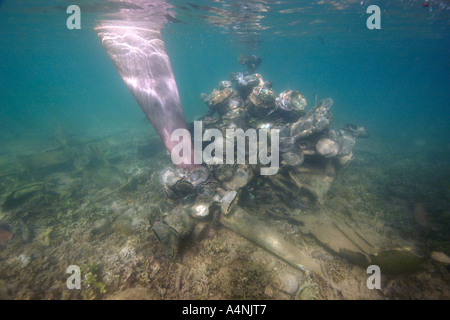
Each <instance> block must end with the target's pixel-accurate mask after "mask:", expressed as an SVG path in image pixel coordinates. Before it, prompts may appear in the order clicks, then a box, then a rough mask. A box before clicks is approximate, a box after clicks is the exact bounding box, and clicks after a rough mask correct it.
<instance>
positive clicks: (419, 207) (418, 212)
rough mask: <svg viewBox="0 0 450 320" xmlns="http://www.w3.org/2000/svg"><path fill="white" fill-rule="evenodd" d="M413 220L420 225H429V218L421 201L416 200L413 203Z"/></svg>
mask: <svg viewBox="0 0 450 320" xmlns="http://www.w3.org/2000/svg"><path fill="white" fill-rule="evenodd" d="M414 220H416V222H417V223H418V224H419V225H420V226H421V227H424V228H426V227H428V226H429V225H430V219H429V218H428V212H427V210H426V209H425V206H424V205H423V203H421V202H418V203H416V204H415V205H414Z"/></svg>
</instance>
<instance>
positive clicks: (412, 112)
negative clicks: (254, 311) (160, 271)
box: [0, 0, 450, 299]
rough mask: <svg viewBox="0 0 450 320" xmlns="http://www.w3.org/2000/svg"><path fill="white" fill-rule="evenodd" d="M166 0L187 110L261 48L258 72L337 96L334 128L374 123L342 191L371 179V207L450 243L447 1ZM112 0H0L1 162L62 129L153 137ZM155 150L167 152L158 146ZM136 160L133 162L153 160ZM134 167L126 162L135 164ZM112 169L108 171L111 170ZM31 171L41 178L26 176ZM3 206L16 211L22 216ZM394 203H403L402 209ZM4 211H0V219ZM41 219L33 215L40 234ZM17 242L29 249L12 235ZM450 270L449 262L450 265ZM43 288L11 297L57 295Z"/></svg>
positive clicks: (80, 134)
mask: <svg viewBox="0 0 450 320" xmlns="http://www.w3.org/2000/svg"><path fill="white" fill-rule="evenodd" d="M170 3H171V4H172V5H173V6H174V8H172V9H171V12H172V15H173V16H174V17H176V19H177V22H169V23H167V24H166V26H165V28H164V29H163V30H162V36H163V39H164V41H165V45H166V49H167V53H168V55H169V57H170V59H171V64H172V68H173V71H174V74H175V79H176V82H177V85H178V90H179V93H180V98H181V102H182V105H183V110H184V113H185V116H186V119H187V120H188V121H192V120H194V119H196V118H197V117H199V116H201V115H202V114H204V113H206V112H207V111H208V107H207V106H206V105H205V104H204V103H203V102H202V101H201V99H200V94H201V93H208V94H209V93H210V92H211V91H212V90H213V89H214V88H217V87H218V83H219V82H220V81H221V80H227V79H228V75H229V73H230V72H235V71H240V72H243V71H245V68H244V67H243V66H241V65H239V64H238V62H237V57H238V56H239V55H240V54H242V53H245V54H254V55H257V56H260V57H261V58H262V61H263V62H262V64H261V66H260V67H259V68H258V70H257V72H258V73H260V74H261V75H262V76H263V78H264V80H270V81H272V82H273V88H274V89H275V91H276V92H281V91H283V90H288V89H292V90H293V89H295V90H298V91H300V92H301V93H302V94H303V96H304V97H305V98H306V100H307V101H308V107H312V106H313V105H314V103H315V100H317V101H320V100H321V99H324V98H327V97H331V98H332V99H333V100H334V106H333V109H332V112H333V116H334V122H335V125H336V127H339V126H340V125H342V124H345V123H356V124H358V125H362V126H364V127H365V128H366V129H367V130H368V132H369V133H370V138H369V139H368V140H364V141H361V142H360V141H358V143H357V147H356V148H355V152H354V154H355V157H356V159H357V160H356V163H355V166H354V169H353V170H354V171H350V173H349V174H348V175H347V176H346V175H345V174H344V175H343V178H342V179H343V180H339V183H338V186H341V187H342V189H343V190H344V189H345V188H346V187H348V188H349V189H350V188H351V187H352V186H357V187H358V186H361V185H364V186H368V187H367V190H368V192H369V191H370V192H369V193H370V195H368V196H367V197H368V198H367V199H369V200H370V201H372V200H373V199H375V200H376V201H378V202H377V203H378V204H379V207H378V209H374V211H373V212H371V214H372V213H373V214H374V215H375V213H374V212H377V211H379V210H384V211H385V212H388V213H389V214H388V213H386V214H387V215H389V217H388V218H386V219H387V220H388V223H391V224H397V227H398V228H399V229H401V232H403V234H402V237H405V238H407V239H413V240H418V241H419V242H421V243H422V246H424V247H425V250H426V251H427V252H428V254H429V253H430V252H432V251H439V252H441V251H442V252H444V253H445V254H447V255H450V251H449V250H450V239H449V238H448V231H449V230H450V205H449V201H450V167H449V166H448V158H449V156H450V143H449V141H450V126H449V121H450V60H449V57H450V3H449V2H448V1H444V0H429V1H423V0H409V1H407V0H404V1H351V0H347V1H330V0H329V1H311V0H308V1H291V0H288V1H282V2H280V1H268V0H265V1H264V0H261V1H246V2H241V1H225V0H224V1H208V0H202V1H192V2H186V1H183V0H174V1H171V2H170ZM424 3H427V4H429V5H427V6H425V5H424ZM69 4H78V5H79V6H80V8H81V14H82V22H81V26H82V28H81V30H68V29H67V28H66V19H67V17H68V16H69V15H68V14H67V13H66V12H65V11H66V8H67V6H68V5H69ZM371 4H375V5H379V7H380V8H381V27H382V28H381V30H369V29H368V28H367V27H366V20H367V18H368V17H369V14H367V13H366V12H365V10H366V8H367V7H368V6H369V5H371ZM115 9H116V7H115V5H111V4H109V5H105V2H103V1H95V2H93V1H73V3H72V2H71V3H69V2H67V1H35V2H33V5H29V3H28V1H12V0H4V1H0V45H1V50H0V93H1V98H0V156H1V159H0V160H1V162H0V167H2V166H3V168H9V164H10V163H14V162H15V159H16V157H22V156H27V155H30V154H36V153H39V152H42V151H43V150H47V149H48V148H50V147H49V145H51V146H52V147H54V144H53V142H54V141H53V140H54V139H55V131H57V130H58V128H60V127H63V128H64V131H65V132H67V134H68V135H69V136H70V137H73V138H74V139H76V140H80V139H81V140H83V139H85V140H87V141H90V140H92V139H96V138H102V137H107V136H110V135H114V134H119V135H122V133H123V132H126V135H127V138H130V140H132V141H133V143H135V140H133V139H138V138H140V137H142V136H145V137H147V135H149V134H150V135H155V132H154V129H153V128H152V126H151V125H150V123H149V122H148V120H147V119H146V117H145V115H144V113H143V112H142V110H141V109H140V107H139V105H138V104H137V102H136V101H135V99H134V97H133V96H132V94H131V93H130V91H129V90H128V88H127V87H126V86H125V84H124V82H123V80H122V79H121V77H120V75H119V74H118V72H117V70H116V69H115V67H114V64H113V63H112V61H111V60H110V59H109V57H108V55H107V53H106V51H105V50H104V48H103V47H102V44H101V42H100V40H99V39H98V37H97V34H96V33H95V32H94V30H93V28H94V26H95V25H96V24H97V23H98V21H100V20H101V19H102V17H104V14H105V13H108V12H114V10H115ZM57 138H59V139H60V137H57ZM52 141H53V142H52ZM358 148H359V149H358ZM155 150H158V152H161V150H162V149H161V146H159V145H157V147H155ZM153 151H154V150H153V149H152V150H150V152H149V153H150V154H152V152H153ZM113 152H115V151H111V153H113ZM155 152H156V151H155ZM119 153H120V152H119ZM162 153H164V152H162ZM120 156H121V157H122V158H121V159H125V158H126V157H127V156H126V155H122V154H121V155H120ZM113 158H114V157H113V156H111V155H108V159H109V160H108V161H109V162H111V163H114V162H113V160H111V159H113ZM163 159H165V160H161V159H158V160H153V158H152V160H151V161H150V162H151V164H150V165H149V166H150V167H151V168H152V169H154V170H157V169H161V168H162V167H163V166H164V164H165V165H168V164H169V162H164V161H166V160H167V159H168V158H163ZM140 160H142V159H140ZM117 161H118V162H117V163H119V160H117ZM133 161H134V160H133ZM133 161H132V165H136V166H141V165H142V163H145V162H144V161H145V160H142V163H141V162H138V161H136V162H133ZM161 163H162V164H161ZM147 164H148V163H147ZM132 165H131V164H130V166H129V167H126V169H125V168H121V169H123V171H127V170H131V169H129V168H130V167H131V166H132ZM118 166H119V165H118ZM153 166H154V167H153ZM124 167H125V165H124ZM5 170H6V169H5ZM371 170H373V171H371ZM108 172H109V173H106V174H105V175H107V176H111V175H112V174H111V171H108ZM358 172H359V173H361V172H363V173H365V175H364V178H362V177H361V179H360V180H358V179H359V178H358V177H359V176H358V175H357V174H358ZM51 173H52V172H50V173H49V175H50V174H51ZM352 174H355V175H354V176H353V175H352ZM6 175H7V176H8V177H7V178H3V176H6ZM31 176H33V175H32V174H31ZM118 176H119V175H118ZM0 179H2V180H0V182H1V185H0V186H1V189H0V191H1V192H2V193H4V195H5V196H4V197H3V199H4V198H5V197H6V195H7V192H9V191H10V190H12V189H14V188H13V185H14V184H16V183H18V181H19V180H20V179H22V178H17V179H15V178H14V177H13V178H11V174H10V172H9V171H8V172H0ZM36 179H38V178H36V176H33V177H32V179H31V178H30V180H29V181H27V183H31V182H33V183H34V182H38V181H37V180H36ZM43 179H44V178H43ZM117 179H118V180H120V179H122V178H117ZM364 179H365V180H364ZM125 180H126V179H125ZM368 181H369V182H368ZM22 182H23V181H22ZM121 183H123V181H122V182H121ZM100 185H101V183H100ZM95 186H96V185H95ZM95 186H94V187H93V188H94V189H95ZM357 187H355V188H357ZM345 190H347V189H345ZM332 191H333V194H336V195H339V192H338V191H336V190H334V189H333V190H332ZM71 192H72V193H71V195H72V196H73V199H70V197H69V198H68V200H67V202H68V203H69V200H70V201H73V202H70V203H75V204H72V205H73V207H70V208H71V210H72V212H78V211H77V209H79V208H81V204H82V203H84V202H83V200H82V199H81V198H77V199H75V198H76V197H75V194H76V192H74V191H71ZM61 197H63V196H61ZM355 197H356V198H358V196H357V195H356V196H355ZM367 199H366V198H364V199H363V198H362V197H361V198H359V199H358V201H361V202H364V201H366V200H367ZM375 200H374V201H375ZM46 201H47V200H46ZM111 202H112V201H111ZM418 204H420V205H418ZM69 206H70V205H69ZM422 206H424V207H425V208H426V210H425V211H426V214H425V213H424V214H425V215H426V217H425V218H423V219H425V220H427V221H429V220H431V225H432V227H429V226H427V228H428V227H429V229H427V230H425V231H423V230H419V229H420V228H419V229H415V227H411V223H419V224H421V222H420V221H419V222H417V221H416V222H414V219H416V220H417V219H419V220H420V217H413V215H414V212H416V211H414V210H415V209H414V208H417V207H420V208H422ZM25 208H27V207H25ZM24 210H29V208H27V209H24ZM4 211H5V217H7V219H6V220H7V221H8V223H10V224H12V225H13V226H15V223H16V222H14V221H15V220H14V219H13V218H11V217H9V216H8V213H7V212H6V211H7V210H4ZM418 211H420V210H418ZM30 212H31V211H30ZM49 212H50V211H49ZM398 212H402V214H398V215H397V216H395V215H396V214H397V213H398ZM19 214H20V215H21V216H23V220H24V221H25V223H27V224H29V225H32V224H33V221H34V222H36V221H37V220H39V219H40V218H37V217H36V216H32V214H28V212H20V211H19ZM391 214H393V215H394V217H393V216H392V215H391ZM419 215H420V212H419ZM30 216H31V217H30ZM8 217H9V218H8ZM95 217H97V216H95ZM1 218H3V217H2V215H1V212H0V223H1V222H2V221H1ZM47 218H49V217H46V218H42V219H43V221H44V220H45V221H47V220H46V219H47ZM97 218H98V217H97ZM8 219H9V220H8ZM71 219H72V218H71ZM73 219H75V218H73ZM56 220H57V219H56ZM51 221H53V220H51ZM93 221H95V219H94V220H93ZM52 223H53V222H52ZM427 223H428V222H427ZM404 224H406V225H407V226H406V227H405V226H404ZM43 225H45V224H44V223H42V225H39V223H36V226H37V227H36V231H34V233H35V236H36V238H38V233H39V232H38V230H40V231H42V230H44V227H43ZM55 225H57V224H56V223H55ZM39 228H40V229H39ZM418 230H419V231H420V232H419V231H418ZM401 232H400V233H401ZM66 240H67V239H66ZM430 243H431V244H430ZM28 245H29V246H31V245H32V243H31V244H28ZM11 250H12V251H13V252H15V253H17V254H20V252H21V251H20V249H17V248H16V247H14V248H13V249H11ZM35 254H37V253H35ZM90 254H91V255H92V256H95V252H94V253H93V252H91V253H90ZM5 259H6V258H5ZM5 261H6V260H5ZM36 261H38V258H36ZM0 262H1V259H0ZM162 268H163V267H162ZM4 270H5V269H4ZM445 270H448V269H445ZM445 270H444V271H442V270H441V272H443V273H444V274H445V277H448V271H445ZM4 272H6V271H4ZM445 272H447V273H445ZM5 274H6V273H5ZM5 274H1V273H0V280H1V281H3V280H4V281H8V279H13V277H12V276H11V275H9V274H8V277H10V278H8V277H6V276H5ZM55 274H56V273H55ZM15 275H16V276H17V277H19V276H18V275H17V274H15ZM5 277H6V278H5ZM445 277H444V276H442V279H448V278H445ZM127 279H128V278H127ZM13 280H14V279H13ZM1 281H0V284H2V282H1ZM161 281H163V280H161ZM444 283H445V282H444ZM447 284H448V282H447ZM36 286H37V284H36ZM0 287H1V286H0ZM30 288H31V287H30ZM32 290H34V289H30V290H29V292H31V291H32ZM263 291H264V290H263ZM444 291H445V290H444ZM25 292H26V290H25ZM36 292H37V291H35V293H33V294H34V295H31V294H30V296H27V295H26V294H24V293H23V292H22V293H21V294H20V295H18V296H14V295H13V296H12V297H13V298H54V297H53V296H48V295H46V294H45V293H36ZM445 292H450V291H445ZM386 296H387V297H388V298H389V297H390V296H389V295H388V293H386ZM400 296H401V295H400ZM2 297H3V296H2V291H0V298H2ZM56 297H58V298H61V296H58V295H57V296H56ZM63 297H64V296H63ZM162 297H163V298H164V296H162ZM173 297H174V296H170V298H173ZM175 297H178V298H180V297H181V298H183V296H175ZM189 297H190V298H196V296H189ZM225 297H226V298H230V297H231V298H233V297H234V296H225ZM255 297H256V298H267V296H264V295H260V296H255ZM361 297H363V298H370V297H368V296H361ZM401 297H402V298H405V297H406V298H409V296H408V295H407V294H405V295H403V296H401ZM412 297H413V298H417V297H419V298H423V297H421V296H420V295H419V296H412ZM445 297H447V298H448V296H445ZM71 298H80V296H75V297H73V296H71ZM81 298H90V297H84V296H83V297H81ZM213 298H218V299H220V298H222V296H220V295H219V296H213ZM350 298H351V297H350Z"/></svg>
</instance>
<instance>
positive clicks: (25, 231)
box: [20, 220, 31, 242]
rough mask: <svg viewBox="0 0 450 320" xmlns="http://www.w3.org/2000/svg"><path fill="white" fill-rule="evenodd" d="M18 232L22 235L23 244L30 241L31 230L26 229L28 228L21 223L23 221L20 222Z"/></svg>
mask: <svg viewBox="0 0 450 320" xmlns="http://www.w3.org/2000/svg"><path fill="white" fill-rule="evenodd" d="M20 231H21V233H22V240H23V241H24V242H30V240H31V230H30V228H28V226H27V225H26V224H25V223H24V222H23V220H20Z"/></svg>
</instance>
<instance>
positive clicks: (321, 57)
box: [0, 1, 450, 141]
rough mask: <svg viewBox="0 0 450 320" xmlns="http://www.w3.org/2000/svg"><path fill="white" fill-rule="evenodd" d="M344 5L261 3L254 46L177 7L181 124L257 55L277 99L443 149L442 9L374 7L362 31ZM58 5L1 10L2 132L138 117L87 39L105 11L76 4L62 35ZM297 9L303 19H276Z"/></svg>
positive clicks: (170, 39)
mask: <svg viewBox="0 0 450 320" xmlns="http://www.w3.org/2000/svg"><path fill="white" fill-rule="evenodd" d="M206 3H209V2H208V1H206ZM225 3H227V2H225ZM231 3H233V2H231ZM237 3H238V2H237ZM348 3H349V4H347V5H346V7H345V8H343V9H342V10H337V9H335V7H334V6H333V5H332V4H330V3H324V4H321V5H318V4H316V3H315V2H314V1H311V2H308V1H304V2H300V3H298V4H297V2H291V3H290V2H286V3H283V4H271V2H268V3H267V7H268V8H269V9H268V12H260V13H259V14H260V15H262V16H263V18H262V19H260V20H261V25H262V26H263V27H267V30H256V31H255V30H249V31H248V32H249V33H257V34H256V35H252V37H253V38H255V39H256V40H257V41H258V45H257V48H251V47H252V46H253V45H252V44H249V45H246V44H245V43H242V42H240V39H239V37H237V36H236V34H233V33H231V34H230V32H229V30H228V29H230V27H219V26H212V25H211V24H209V23H208V22H207V21H205V20H204V19H201V18H199V16H202V15H204V14H205V12H202V11H201V10H199V9H194V8H192V7H189V5H186V6H187V7H188V8H190V9H189V10H182V9H176V10H175V11H176V13H177V14H178V19H179V20H181V21H182V22H181V23H171V24H169V25H168V26H167V29H166V30H163V35H164V39H165V42H166V46H167V50H168V53H169V55H170V57H171V61H172V66H173V69H174V72H175V75H176V80H177V83H178V87H179V91H180V95H181V100H182V103H183V106H184V110H185V113H186V115H187V118H188V119H192V118H193V117H194V116H197V115H199V114H201V113H202V112H204V111H205V110H206V109H205V108H206V107H205V106H203V105H202V103H201V101H200V100H199V98H198V97H199V95H200V93H201V92H209V91H210V90H212V88H213V86H215V85H216V84H217V83H218V81H220V80H222V79H227V78H228V73H229V72H230V71H239V70H241V69H242V68H241V69H240V66H239V65H238V64H236V57H237V56H238V55H239V54H240V53H242V52H246V53H252V54H253V53H254V54H257V55H259V56H261V57H262V58H263V61H264V62H263V64H262V65H261V69H260V70H259V72H260V73H261V74H263V75H264V77H265V78H266V79H270V80H271V81H272V82H273V83H274V85H275V88H276V89H277V90H282V89H286V88H295V89H297V90H299V91H300V92H302V93H303V95H304V96H305V97H306V98H307V100H308V101H309V102H310V104H311V103H313V101H314V98H315V94H317V96H318V99H320V98H324V97H332V98H333V99H334V100H335V104H336V107H335V108H334V109H335V110H334V114H335V116H336V119H337V121H338V122H345V121H350V122H351V121H353V122H363V123H364V125H365V126H367V127H368V129H369V130H370V131H371V132H373V133H374V134H376V135H393V136H395V135H400V134H407V135H410V136H411V137H414V138H417V137H421V136H423V135H431V136H432V137H433V138H443V140H442V141H445V140H447V139H446V138H447V137H448V135H449V132H448V126H447V120H448V118H449V108H448V101H449V92H450V90H449V81H448V74H449V72H448V71H449V61H448V59H447V57H448V54H449V48H450V46H449V41H450V37H449V33H450V31H449V26H448V24H449V21H448V15H449V13H448V8H447V7H448V4H445V3H444V2H441V1H435V3H436V4H434V3H433V6H432V7H433V11H430V10H429V8H424V7H423V6H422V3H421V1H405V2H404V3H396V2H395V1H390V2H386V3H381V4H380V7H381V9H382V10H383V13H382V29H381V30H368V29H367V28H366V26H365V24H366V18H367V17H368V16H369V15H368V14H365V13H364V8H366V7H367V4H363V5H361V4H360V3H359V2H355V3H352V2H348ZM374 3H375V2H374ZM65 4H66V3H65V2H59V3H58V2H57V1H55V5H54V6H52V5H48V4H45V5H43V6H42V7H41V6H40V5H39V4H36V5H33V7H28V6H27V5H25V4H23V5H21V4H20V2H17V1H16V2H14V3H13V2H11V1H3V4H2V10H1V14H2V19H1V22H0V23H1V30H2V34H1V36H2V52H1V59H0V68H1V69H0V70H1V74H2V77H1V80H0V81H1V87H2V96H3V98H2V109H1V112H2V125H1V128H2V130H4V129H6V130H7V131H8V132H11V131H14V132H21V130H22V129H24V130H25V131H27V130H26V129H27V128H28V129H30V128H33V129H39V131H40V132H41V133H42V132H43V131H44V132H45V131H46V129H48V130H50V131H52V130H51V128H49V127H51V126H52V122H55V121H62V122H64V124H65V125H67V126H74V127H76V128H77V130H86V129H87V130H90V129H89V128H92V127H98V126H101V127H104V128H105V130H109V129H112V128H113V127H115V126H121V125H122V124H124V123H125V122H127V121H131V122H133V121H135V120H136V118H138V117H139V116H140V110H139V108H137V106H136V104H135V102H134V101H133V98H132V97H131V95H130V94H129V93H128V92H127V89H126V88H125V86H124V85H123V84H122V82H121V79H120V77H119V75H118V74H117V72H116V71H115V69H114V67H113V65H112V63H111V62H110V61H109V60H108V59H106V54H105V52H104V50H103V48H102V46H101V43H100V41H99V40H98V39H97V36H96V34H95V32H94V31H93V26H94V25H95V21H96V20H95V19H96V18H97V19H98V14H100V13H101V8H95V7H94V6H93V5H90V6H89V7H88V8H89V9H90V8H91V7H94V8H92V10H86V11H88V12H87V13H86V14H85V13H84V11H83V5H81V8H82V12H83V16H82V18H83V22H82V29H81V30H68V29H67V28H66V27H65V21H66V19H67V16H68V14H66V13H65V10H64V9H65ZM216 5H217V6H220V3H219V4H216ZM440 5H445V7H444V8H440V7H439V6H440ZM296 8H305V10H303V11H302V10H297V11H296V10H293V11H294V12H293V13H280V11H286V10H288V9H296ZM236 10H237V9H236ZM91 11H94V12H91ZM295 22H298V23H295ZM292 23H295V24H293V25H290V24H292ZM244 32H245V30H244ZM187 61H188V62H189V63H186V62H187ZM106 79H108V81H106ZM62 105H64V106H62ZM69 118H70V120H69ZM66 122H67V123H66ZM430 124H432V125H430ZM80 125H81V127H80ZM84 125H86V127H85V126H84ZM41 128H42V130H41Z"/></svg>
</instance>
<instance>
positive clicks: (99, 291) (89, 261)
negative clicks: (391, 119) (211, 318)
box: [0, 132, 450, 299]
mask: <svg viewBox="0 0 450 320" xmlns="http://www.w3.org/2000/svg"><path fill="white" fill-rule="evenodd" d="M422 142H423V141H412V142H404V143H402V142H401V141H400V142H399V143H401V144H402V146H403V147H402V148H401V149H402V150H405V149H409V150H410V152H409V153H407V154H405V153H401V154H399V153H397V151H396V150H398V149H397V148H396V146H395V145H393V144H392V143H391V142H390V143H391V144H390V145H388V144H387V142H383V141H380V140H378V139H377V138H376V137H371V138H370V139H367V140H364V141H360V142H358V143H357V145H356V147H355V149H354V155H355V159H354V161H353V162H352V163H351V164H350V165H349V166H348V167H347V168H346V169H345V170H344V171H342V172H341V173H340V174H339V175H338V177H337V179H336V180H335V181H334V182H333V184H332V186H331V188H330V190H329V192H328V193H327V195H326V197H325V199H324V201H323V204H322V205H314V206H311V207H309V208H299V209H298V211H297V212H296V213H294V214H296V215H300V216H301V215H302V214H311V213H316V212H318V213H321V214H326V215H327V216H331V217H333V216H336V215H339V216H342V217H344V218H345V219H347V220H349V221H352V223H353V224H355V225H358V224H359V225H365V227H364V232H366V234H369V233H370V232H372V231H373V232H374V233H375V232H377V233H378V234H380V233H381V234H382V235H383V237H384V240H383V241H384V242H386V243H389V241H391V240H392V239H402V240H404V241H405V242H408V241H410V242H414V244H415V245H416V247H417V248H418V249H419V250H420V252H422V253H423V254H424V256H425V261H424V262H423V264H422V265H421V269H420V270H419V271H417V272H414V273H411V274H400V275H383V276H382V285H381V289H380V290H369V289H367V287H366V280H367V276H368V275H367V273H366V270H365V269H363V268H362V267H360V266H357V265H355V264H353V263H351V262H349V261H348V260H346V259H345V258H343V257H340V256H338V255H336V254H335V253H333V252H331V251H329V250H328V249H327V248H325V247H323V246H322V245H321V244H319V243H318V241H317V240H316V239H315V238H314V237H312V236H311V235H308V234H305V233H304V232H302V229H301V226H299V225H296V224H291V222H292V220H289V219H283V217H280V216H279V215H278V217H277V215H270V214H265V213H264V210H263V209H264V208H262V207H261V205H260V204H257V203H256V202H255V203H248V204H243V205H244V206H245V208H246V209H247V211H249V212H250V213H251V212H252V211H254V212H256V208H257V209H258V211H257V212H259V214H260V217H261V218H263V219H265V221H266V222H267V224H270V225H272V226H273V227H274V228H276V229H277V230H278V231H280V232H282V233H283V234H284V235H285V236H286V239H288V241H290V242H292V243H294V244H296V245H297V246H298V247H300V248H301V249H302V250H303V251H304V252H305V253H307V254H308V255H309V256H311V257H312V258H313V259H314V260H315V261H316V262H318V263H320V265H321V266H322V268H323V269H324V270H325V274H326V278H323V277H319V276H315V275H307V274H305V273H303V272H302V271H300V270H297V269H294V268H293V267H291V266H289V265H287V264H286V263H284V262H282V261H281V260H279V259H278V258H276V257H274V256H273V255H271V254H269V253H267V252H266V251H264V250H263V249H261V248H258V247H257V246H255V245H253V244H252V243H250V242H249V241H247V240H245V239H243V238H242V237H240V236H239V235H237V234H234V233H233V232H232V231H229V230H228V229H226V228H224V227H221V226H219V225H215V224H206V223H203V224H202V223H201V224H199V225H197V227H196V228H195V229H194V232H193V233H192V235H191V236H190V237H189V238H188V239H186V240H185V241H184V243H183V245H182V248H181V253H180V255H179V257H178V258H177V259H176V260H175V261H172V262H169V261H167V260H166V259H165V258H164V256H163V254H162V251H161V247H160V245H159V243H158V241H157V239H156V237H155V236H154V234H153V233H152V231H151V226H152V224H154V223H155V222H156V221H159V220H161V217H162V212H164V209H165V205H166V196H165V193H164V190H163V188H162V186H161V185H160V184H159V181H158V172H159V171H160V170H161V169H163V168H164V167H165V166H167V165H168V164H169V163H170V159H169V157H168V155H167V153H166V151H165V150H164V148H163V145H162V143H161V142H160V141H159V139H158V138H157V137H149V136H145V135H143V134H136V133H126V132H122V133H120V134H118V135H111V136H109V137H106V138H82V137H74V136H69V135H66V134H65V133H64V132H62V133H61V132H59V134H57V135H56V137H50V138H49V139H47V140H42V139H40V140H32V139H31V138H27V139H24V140H20V139H19V138H18V137H16V138H15V139H10V140H8V141H5V143H7V144H8V146H6V145H5V148H4V149H3V150H6V151H4V152H3V153H2V154H1V155H0V168H1V170H0V172H1V177H0V197H1V198H0V200H1V203H0V204H1V205H2V211H1V213H0V223H7V224H9V225H10V226H11V227H12V230H13V237H12V239H10V240H8V241H4V242H0V298H3V299H94V298H97V299H108V298H119V299H120V298H132V299H136V298H144V299H398V298H400V299H450V288H449V284H450V274H449V268H448V265H445V264H443V263H439V262H437V261H435V260H433V259H431V258H428V257H429V256H430V254H431V252H433V251H437V252H444V253H447V254H449V252H450V238H449V234H450V233H449V226H450V208H449V200H450V189H449V185H448V181H450V180H449V177H448V171H447V168H446V166H447V165H448V163H447V161H448V159H446V157H445V155H446V154H448V146H443V147H439V146H434V145H433V144H432V143H431V142H430V141H425V143H422ZM405 143H410V144H411V145H410V148H405ZM439 148H444V149H445V150H442V149H439ZM43 151H45V152H43ZM277 206H278V204H277V203H273V204H272V205H271V206H270V210H268V211H276V207H277ZM274 208H275V209H274ZM367 226H369V228H368V227H367ZM371 230H372V231H371ZM392 241H394V240H392ZM69 265H79V266H80V267H81V272H82V275H83V281H82V289H81V290H68V289H67V287H66V282H65V279H67V277H68V275H67V274H66V269H67V267H68V266H69Z"/></svg>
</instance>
